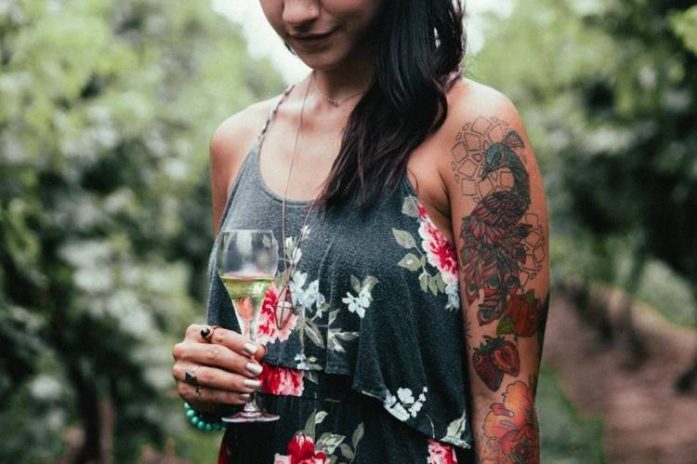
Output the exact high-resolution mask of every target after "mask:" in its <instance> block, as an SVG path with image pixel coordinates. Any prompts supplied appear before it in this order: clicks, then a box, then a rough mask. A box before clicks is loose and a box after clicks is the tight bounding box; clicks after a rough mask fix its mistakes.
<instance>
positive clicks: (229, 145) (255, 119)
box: [209, 96, 279, 231]
mask: <svg viewBox="0 0 697 464" xmlns="http://www.w3.org/2000/svg"><path fill="white" fill-rule="evenodd" d="M278 98H279V96H276V97H273V98H269V99H267V100H263V101H260V102H257V103H254V104H251V105H249V106H248V107H246V108H244V109H243V110H241V111H239V112H237V113H235V114H233V115H231V116H229V117H227V118H226V119H225V120H224V121H222V122H221V123H220V125H218V127H217V128H216V129H215V130H214V131H213V134H212V136H211V139H210V147H209V151H210V175H211V196H212V198H211V199H212V206H213V229H214V230H215V231H217V230H218V227H219V224H220V217H221V215H222V212H223V208H224V207H225V200H226V199H227V197H228V194H229V190H230V187H231V186H232V184H233V183H234V180H235V179H236V177H237V173H238V172H239V169H240V167H241V166H242V162H243V161H244V159H245V157H246V155H247V153H249V150H250V149H251V147H252V144H253V143H254V141H255V139H256V137H257V136H258V135H259V133H260V132H261V130H262V127H263V125H264V122H265V121H266V117H267V116H268V114H269V112H270V111H271V109H272V108H273V105H274V104H275V102H276V101H277V100H278Z"/></svg>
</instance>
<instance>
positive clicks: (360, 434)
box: [351, 422, 365, 449]
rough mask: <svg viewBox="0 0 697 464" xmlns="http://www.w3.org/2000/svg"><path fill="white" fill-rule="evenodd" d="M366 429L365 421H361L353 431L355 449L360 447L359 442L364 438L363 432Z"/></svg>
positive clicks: (352, 441)
mask: <svg viewBox="0 0 697 464" xmlns="http://www.w3.org/2000/svg"><path fill="white" fill-rule="evenodd" d="M364 429H365V428H364V426H363V422H361V423H360V424H358V427H357V428H356V430H355V431H354V432H353V436H352V437H351V444H352V445H353V449H358V442H360V441H361V439H362V438H363V433H364V432H365V430H364Z"/></svg>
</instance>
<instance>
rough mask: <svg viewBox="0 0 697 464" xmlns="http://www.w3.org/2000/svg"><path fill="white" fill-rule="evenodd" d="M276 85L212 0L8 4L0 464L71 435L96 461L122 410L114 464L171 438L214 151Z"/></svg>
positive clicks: (205, 235)
mask: <svg viewBox="0 0 697 464" xmlns="http://www.w3.org/2000/svg"><path fill="white" fill-rule="evenodd" d="M279 87H280V79H279V78H278V77H276V74H275V73H273V72H271V71H270V65H269V64H268V63H264V62H259V61H256V60H252V59H250V58H249V57H248V56H247V54H246V47H245V43H244V40H243V39H242V38H241V36H240V33H239V31H238V29H237V28H236V27H235V26H234V25H232V24H230V23H229V22H228V21H227V20H225V19H224V18H222V17H220V16H218V15H217V14H215V13H213V12H212V11H211V9H210V5H209V3H208V2H201V1H193V2H184V3H171V2H165V1H164V0H125V1H122V2H110V1H107V0H60V1H54V2H44V1H41V0H18V1H16V2H10V3H4V4H3V5H2V6H0V94H1V95H2V104H0V261H1V262H2V271H1V273H0V306H1V308H0V343H2V345H3V358H2V361H0V368H2V370H3V373H8V375H7V376H5V375H3V376H2V377H1V379H0V396H2V397H3V398H8V400H7V403H8V405H9V407H8V408H4V409H3V411H2V412H0V423H2V424H3V425H5V424H7V425H8V426H10V427H11V428H12V429H13V430H15V431H16V432H15V433H14V434H13V439H12V440H7V441H5V440H4V441H3V443H2V444H1V445H0V461H3V462H4V461H8V462H9V461H12V462H22V460H26V462H32V461H36V460H40V459H46V458H48V457H50V456H55V455H56V453H57V452H60V451H61V448H62V445H63V434H64V432H65V431H66V430H67V429H66V427H68V426H73V425H75V426H78V427H82V429H83V431H84V432H85V433H86V438H87V440H86V443H87V445H86V446H85V447H83V448H82V449H81V451H80V452H81V453H83V455H82V457H86V458H89V457H94V456H96V455H97V454H98V453H99V452H100V451H99V450H98V448H96V447H97V446H98V444H99V442H98V440H97V438H98V437H99V434H100V433H103V434H105V435H110V434H111V433H110V431H109V430H108V429H105V428H104V424H105V423H108V420H106V418H108V417H107V416H109V415H110V414H113V417H114V419H115V422H114V437H113V439H114V440H115V443H114V444H113V449H114V451H115V458H116V460H117V461H118V462H129V461H132V460H133V459H134V456H135V455H136V454H137V453H138V452H139V450H140V449H141V447H142V445H143V444H144V443H146V442H154V443H157V444H162V443H163V442H164V437H165V436H166V435H168V434H170V433H171V432H173V431H176V429H177V426H175V425H173V424H176V423H178V421H179V417H178V416H179V415H182V414H180V411H179V410H178V409H174V410H173V408H172V407H171V404H169V403H168V402H167V401H165V400H164V398H165V394H167V395H170V391H171V389H172V387H173V382H172V379H171V374H170V369H171V355H170V349H171V348H170V347H171V345H172V344H173V343H175V342H176V341H177V340H178V339H179V338H181V334H182V333H183V327H185V325H187V324H188V323H190V322H191V321H192V320H194V319H199V320H200V319H202V318H203V309H202V304H201V303H202V296H203V295H204V294H205V288H204V287H203V283H204V279H203V270H204V267H205V261H206V259H207V253H208V250H209V246H210V241H211V231H210V228H209V226H208V224H210V214H209V209H210V206H209V204H210V200H209V194H208V181H207V161H208V156H207V152H208V140H209V137H210V135H211V133H212V131H213V129H214V128H215V127H216V125H217V124H219V123H220V122H221V121H222V120H223V119H224V118H225V117H227V116H228V115H230V114H232V113H233V112H235V111H236V110H239V109H241V107H243V106H244V105H246V104H248V103H250V102H251V101H253V100H258V99H260V98H262V97H266V96H268V95H270V94H273V93H276V92H277V89H278V88H279ZM46 391H49V392H50V395H48V396H46V394H45V393H46ZM42 392H43V393H42ZM22 411H26V414H25V415H26V417H22V414H21V412H22ZM175 412H176V414H175ZM100 428H101V429H100ZM3 429H5V427H3ZM39 436H42V437H44V440H43V442H41V441H39V440H38V439H37V437H39ZM45 437H50V438H48V439H46V438H45ZM105 438H106V439H107V440H110V439H111V437H110V436H106V437H105ZM21 443H24V445H25V449H24V450H23V452H22V453H21V454H17V449H19V448H18V446H20V445H19V444H21ZM27 444H31V445H32V446H28V447H27V446H26V445H27ZM34 445H35V446H34ZM17 456H21V458H18V457H17ZM18 459H19V460H18Z"/></svg>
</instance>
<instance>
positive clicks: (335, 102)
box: [312, 71, 367, 108]
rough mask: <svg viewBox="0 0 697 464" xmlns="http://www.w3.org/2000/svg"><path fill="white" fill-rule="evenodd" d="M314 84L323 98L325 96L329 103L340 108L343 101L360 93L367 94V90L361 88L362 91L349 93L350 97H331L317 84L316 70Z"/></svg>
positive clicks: (313, 73)
mask: <svg viewBox="0 0 697 464" xmlns="http://www.w3.org/2000/svg"><path fill="white" fill-rule="evenodd" d="M312 85H313V86H314V87H315V90H317V93H318V94H319V95H320V96H321V97H322V98H324V99H325V100H327V101H328V102H329V103H331V105H332V106H334V107H336V108H338V107H339V106H341V105H342V104H343V103H346V102H347V101H349V100H351V99H352V98H354V97H357V96H358V95H363V94H365V93H366V92H367V90H361V91H360V92H356V93H352V94H351V95H349V96H348V97H344V98H342V99H341V100H336V99H334V98H331V97H329V96H327V95H325V94H324V92H322V91H321V90H320V89H319V86H318V85H317V78H316V74H315V72H314V71H312Z"/></svg>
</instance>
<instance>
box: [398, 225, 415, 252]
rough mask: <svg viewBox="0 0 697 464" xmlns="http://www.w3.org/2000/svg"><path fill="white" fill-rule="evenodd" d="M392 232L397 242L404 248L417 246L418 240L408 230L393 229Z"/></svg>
mask: <svg viewBox="0 0 697 464" xmlns="http://www.w3.org/2000/svg"><path fill="white" fill-rule="evenodd" d="M392 233H393V234H394V238H395V239H396V240H397V243H399V245H400V246H402V248H406V249H407V250H408V249H410V248H416V240H414V237H413V236H412V235H411V234H410V233H409V232H407V231H406V230H400V229H392Z"/></svg>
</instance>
